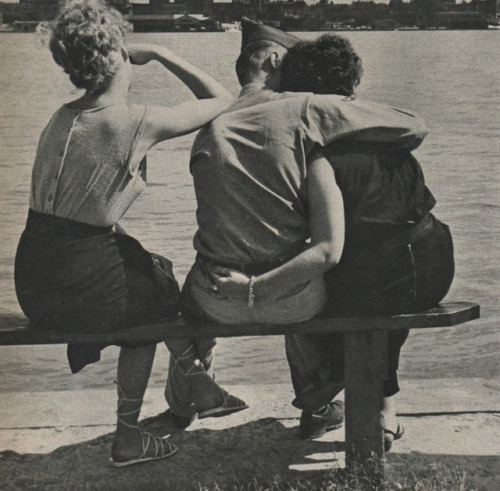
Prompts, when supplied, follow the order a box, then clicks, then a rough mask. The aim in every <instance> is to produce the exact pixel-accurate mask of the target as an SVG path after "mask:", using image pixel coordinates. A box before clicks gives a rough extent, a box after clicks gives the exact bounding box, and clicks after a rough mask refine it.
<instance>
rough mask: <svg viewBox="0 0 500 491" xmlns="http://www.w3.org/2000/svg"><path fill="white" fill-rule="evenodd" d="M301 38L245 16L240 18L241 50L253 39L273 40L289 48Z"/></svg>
mask: <svg viewBox="0 0 500 491" xmlns="http://www.w3.org/2000/svg"><path fill="white" fill-rule="evenodd" d="M300 40H301V39H300V38H298V37H297V36H294V35H293V34H288V32H285V31H281V30H280V29H277V28H276V27H272V26H266V25H264V24H259V23H258V22H255V21H254V20H251V19H249V18H247V17H242V18H241V51H243V50H244V49H245V48H246V47H247V46H248V45H249V44H250V43H253V42H254V41H273V42H275V43H277V44H280V45H281V46H284V47H285V48H287V49H288V48H291V47H292V46H293V45H294V44H296V43H297V42H299V41H300Z"/></svg>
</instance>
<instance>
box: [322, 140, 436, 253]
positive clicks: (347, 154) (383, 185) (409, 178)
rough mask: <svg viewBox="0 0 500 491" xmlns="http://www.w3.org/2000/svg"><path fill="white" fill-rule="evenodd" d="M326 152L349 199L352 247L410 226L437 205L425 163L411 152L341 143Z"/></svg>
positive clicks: (347, 214) (346, 202) (349, 244)
mask: <svg viewBox="0 0 500 491" xmlns="http://www.w3.org/2000/svg"><path fill="white" fill-rule="evenodd" d="M324 155H325V156H326V158H327V159H328V160H329V162H330V163H331V165H332V167H333V169H334V171H335V178H336V180H337V184H338V185H339V188H340V190H341V192H342V196H343V199H344V208H345V218H346V245H345V248H344V250H345V251H346V252H347V251H349V250H352V249H359V248H363V247H365V246H368V245H373V243H374V242H375V243H376V242H379V241H380V240H383V239H386V238H387V237H388V236H391V235H394V234H397V233H399V232H401V231H404V230H406V229H410V228H411V227H412V226H413V225H414V224H416V223H418V222H419V221H420V220H421V219H422V218H423V217H424V216H425V215H426V214H427V213H429V211H430V210H431V209H432V208H433V207H434V205H435V204H436V201H435V199H434V196H433V195H432V193H431V192H430V191H429V189H428V188H427V186H426V185H425V180H424V175H423V172H422V169H421V167H420V164H419V163H418V161H417V159H416V158H415V157H413V155H412V154H411V153H409V152H406V151H401V150H393V149H388V148H387V145H380V144H370V143H364V142H336V143H335V144H332V145H330V146H329V147H327V148H326V149H325V150H324Z"/></svg>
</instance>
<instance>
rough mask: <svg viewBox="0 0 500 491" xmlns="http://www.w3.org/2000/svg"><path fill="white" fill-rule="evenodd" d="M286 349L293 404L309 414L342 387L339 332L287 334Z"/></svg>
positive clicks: (341, 348)
mask: <svg viewBox="0 0 500 491" xmlns="http://www.w3.org/2000/svg"><path fill="white" fill-rule="evenodd" d="M285 348H286V355H287V360H288V365H289V367H290V375H291V378H292V384H293V388H294V392H295V399H294V400H293V402H292V404H293V405H294V406H295V407H297V408H299V409H302V410H303V411H305V412H311V413H312V412H314V411H317V410H318V409H319V408H321V407H323V406H324V405H326V404H328V403H329V402H331V401H332V400H333V398H334V397H335V396H336V395H337V394H338V393H339V392H340V391H341V390H342V389H343V388H344V382H343V378H344V373H343V337H342V335H340V334H326V335H325V334H317V335H316V334H309V335H289V336H285Z"/></svg>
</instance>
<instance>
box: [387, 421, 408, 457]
mask: <svg viewBox="0 0 500 491" xmlns="http://www.w3.org/2000/svg"><path fill="white" fill-rule="evenodd" d="M404 434H405V429H404V428H403V425H402V424H400V423H398V428H397V430H396V431H395V432H394V431H392V430H389V429H387V428H384V451H385V452H389V450H390V449H391V448H392V442H393V441H394V440H399V439H400V438H401V437H402V436H403V435H404Z"/></svg>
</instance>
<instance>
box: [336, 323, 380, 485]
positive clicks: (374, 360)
mask: <svg viewBox="0 0 500 491" xmlns="http://www.w3.org/2000/svg"><path fill="white" fill-rule="evenodd" d="M344 349H345V372H346V373H345V377H346V378H345V384H346V385H345V404H346V414H345V431H346V465H347V467H348V469H350V470H356V471H357V470H359V471H361V472H362V473H363V474H364V475H367V477H369V478H371V479H372V480H373V481H378V482H380V481H381V480H382V479H383V476H384V462H385V459H384V442H383V427H382V417H381V415H380V411H381V410H382V406H383V382H384V379H385V378H386V377H387V331H373V332H350V333H346V335H345V348H344Z"/></svg>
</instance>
